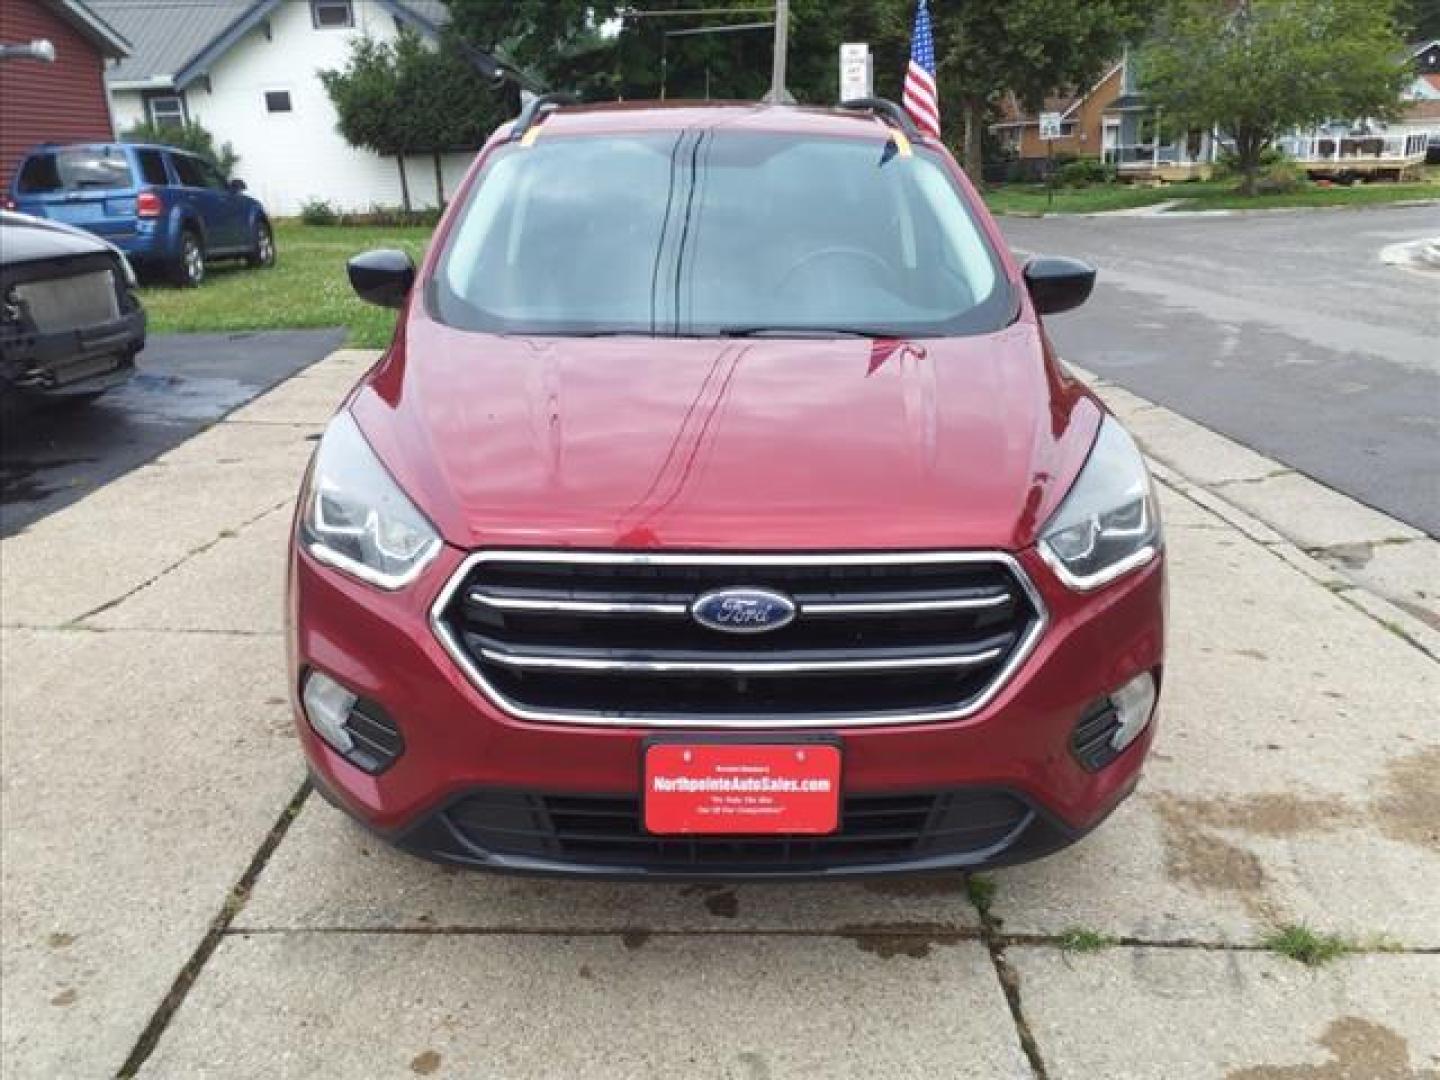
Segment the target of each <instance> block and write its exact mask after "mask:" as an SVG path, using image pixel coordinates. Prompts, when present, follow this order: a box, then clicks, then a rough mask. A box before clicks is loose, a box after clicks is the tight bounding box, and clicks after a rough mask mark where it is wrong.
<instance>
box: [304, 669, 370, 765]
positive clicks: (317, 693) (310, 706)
mask: <svg viewBox="0 0 1440 1080" xmlns="http://www.w3.org/2000/svg"><path fill="white" fill-rule="evenodd" d="M302 698H303V701H304V703H305V716H306V718H307V719H309V721H310V726H311V727H312V728H314V729H315V734H317V735H319V736H320V738H322V739H324V740H325V741H326V742H327V743H329V744H330V748H331V749H332V750H335V751H336V752H337V753H339V754H345V755H348V754H349V753H350V752H351V751H353V750H354V749H355V740H354V738H353V737H352V736H351V734H350V732H349V731H347V730H346V728H345V725H346V724H347V723H348V722H349V720H350V710H352V709H353V708H355V703H356V702H357V701H359V700H360V699H359V698H358V697H356V696H355V695H354V694H352V693H351V692H350V691H349V690H346V689H345V687H343V686H341V685H340V684H339V683H338V682H336V681H335V680H334V679H332V678H330V676H329V675H326V674H325V673H324V672H321V671H312V672H311V673H310V677H309V678H308V679H306V680H305V692H304V694H303V695H302Z"/></svg>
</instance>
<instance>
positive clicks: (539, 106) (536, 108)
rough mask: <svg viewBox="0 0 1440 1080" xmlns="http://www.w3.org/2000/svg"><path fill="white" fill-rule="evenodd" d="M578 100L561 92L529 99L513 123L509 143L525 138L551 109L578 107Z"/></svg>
mask: <svg viewBox="0 0 1440 1080" xmlns="http://www.w3.org/2000/svg"><path fill="white" fill-rule="evenodd" d="M579 104H580V99H579V98H577V97H576V96H575V95H574V94H567V93H565V92H564V91H563V90H560V91H556V92H554V93H550V94H540V95H538V96H537V97H534V98H531V99H530V104H528V105H526V106H525V108H523V109H521V110H520V117H519V119H517V120H516V121H515V126H514V127H513V128H512V129H511V130H510V141H511V142H515V141H517V140H519V139H523V138H524V137H525V133H526V132H527V131H529V130H530V129H531V128H532V127H534V126H535V124H536V122H537V121H538V120H539V119H540V117H541V116H542V115H543V114H544V113H546V112H549V111H550V110H551V109H558V108H559V107H560V106H561V105H579Z"/></svg>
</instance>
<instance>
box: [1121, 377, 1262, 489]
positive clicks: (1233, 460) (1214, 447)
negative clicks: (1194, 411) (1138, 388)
mask: <svg viewBox="0 0 1440 1080" xmlns="http://www.w3.org/2000/svg"><path fill="white" fill-rule="evenodd" d="M1098 392H1099V394H1100V396H1101V397H1102V398H1104V399H1105V402H1106V404H1108V405H1110V406H1111V407H1112V408H1115V409H1116V411H1117V414H1118V413H1120V411H1121V407H1117V404H1116V402H1117V401H1118V400H1119V399H1120V394H1121V393H1123V391H1119V388H1118V387H1111V386H1102V387H1100V388H1099V391H1098ZM1142 402H1144V399H1143V398H1137V397H1135V395H1133V394H1129V395H1126V399H1125V405H1126V407H1124V414H1123V415H1122V417H1121V418H1122V419H1123V420H1124V422H1125V426H1126V427H1127V428H1129V429H1130V433H1131V434H1132V435H1134V436H1135V439H1136V441H1137V442H1138V443H1139V444H1140V446H1141V448H1142V449H1144V451H1145V452H1146V453H1147V454H1148V455H1150V456H1152V457H1155V458H1157V459H1158V460H1160V461H1163V462H1166V463H1167V464H1174V463H1176V462H1184V464H1185V469H1186V475H1188V476H1189V477H1190V478H1191V479H1192V480H1194V481H1196V482H1197V483H1201V484H1206V485H1216V484H1248V483H1254V482H1256V481H1258V480H1263V479H1265V478H1266V477H1270V476H1274V475H1275V474H1276V472H1277V471H1281V470H1282V469H1283V466H1280V465H1278V464H1277V463H1276V462H1274V461H1272V460H1271V459H1270V458H1267V457H1262V456H1261V455H1260V454H1257V453H1255V451H1253V450H1250V449H1247V448H1246V447H1244V446H1241V445H1240V444H1239V443H1237V442H1234V441H1232V440H1230V439H1227V438H1225V437H1224V436H1223V435H1217V434H1216V433H1215V432H1213V431H1211V430H1210V429H1209V428H1206V427H1201V426H1200V425H1199V424H1197V423H1195V422H1194V421H1193V420H1187V419H1185V418H1184V417H1183V416H1179V415H1177V414H1175V413H1173V412H1171V411H1170V410H1169V409H1161V408H1156V407H1155V406H1153V405H1149V404H1148V403H1145V404H1144V405H1143V406H1142V405H1139V404H1136V403H1142Z"/></svg>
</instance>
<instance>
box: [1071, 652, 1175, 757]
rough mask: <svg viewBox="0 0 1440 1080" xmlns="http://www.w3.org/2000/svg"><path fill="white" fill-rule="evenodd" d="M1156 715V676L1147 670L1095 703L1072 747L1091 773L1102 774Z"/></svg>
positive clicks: (1083, 716)
mask: <svg viewBox="0 0 1440 1080" xmlns="http://www.w3.org/2000/svg"><path fill="white" fill-rule="evenodd" d="M1154 714H1155V677H1154V676H1153V675H1151V674H1150V673H1149V672H1148V671H1147V672H1145V673H1144V674H1143V675H1137V676H1135V678H1133V679H1131V680H1130V681H1129V682H1127V683H1126V684H1125V685H1124V686H1122V687H1120V689H1119V690H1116V691H1114V692H1113V693H1112V694H1110V696H1109V697H1104V698H1101V699H1100V700H1099V701H1096V702H1093V703H1092V704H1091V705H1090V707H1089V708H1088V709H1086V710H1085V712H1084V713H1083V714H1082V715H1081V717H1080V722H1079V723H1077V724H1076V725H1075V731H1074V733H1073V734H1072V735H1071V736H1070V748H1071V750H1072V751H1073V752H1074V754H1075V757H1076V759H1077V760H1078V761H1079V762H1080V764H1081V765H1082V766H1083V767H1084V768H1085V769H1086V770H1087V771H1088V772H1099V771H1100V770H1101V769H1103V768H1104V767H1105V766H1106V765H1109V764H1110V763H1111V762H1112V761H1114V760H1115V759H1116V758H1118V757H1119V756H1120V755H1121V753H1122V752H1124V750H1125V748H1126V747H1127V746H1129V745H1130V744H1131V743H1133V742H1134V741H1135V740H1136V739H1138V738H1139V737H1140V736H1141V735H1142V734H1143V733H1144V731H1145V729H1146V728H1147V727H1149V726H1150V720H1151V718H1152V717H1153V716H1154Z"/></svg>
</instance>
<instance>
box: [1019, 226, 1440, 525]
mask: <svg viewBox="0 0 1440 1080" xmlns="http://www.w3.org/2000/svg"><path fill="white" fill-rule="evenodd" d="M1001 226H1002V228H1003V229H1004V231H1005V234H1006V236H1007V238H1008V239H1009V240H1010V243H1011V245H1012V246H1013V247H1014V248H1015V249H1016V250H1017V251H1018V252H1024V253H1039V252H1044V253H1046V254H1053V255H1069V256H1074V257H1076V258H1081V259H1086V260H1088V261H1090V262H1092V263H1094V264H1095V265H1097V266H1098V267H1099V268H1100V270H1101V276H1100V284H1099V286H1098V287H1097V289H1096V294H1095V297H1094V298H1093V299H1092V300H1091V302H1090V303H1089V304H1088V305H1087V306H1086V307H1085V308H1083V309H1081V310H1080V311H1077V312H1075V313H1073V314H1070V315H1064V316H1057V317H1055V318H1053V319H1051V320H1050V323H1049V326H1050V332H1051V335H1052V337H1053V339H1054V341H1055V343H1056V346H1057V347H1058V349H1059V350H1060V352H1061V354H1062V355H1063V356H1064V357H1065V358H1066V359H1068V360H1070V361H1072V362H1074V363H1076V364H1079V365H1081V366H1083V367H1085V368H1088V369H1089V370H1091V371H1094V372H1096V373H1097V374H1099V375H1101V376H1102V377H1104V378H1105V379H1107V380H1108V381H1110V382H1113V383H1116V384H1118V385H1120V386H1122V387H1125V388H1126V389H1128V390H1131V391H1133V392H1134V393H1136V394H1139V395H1140V396H1142V397H1145V398H1148V399H1150V400H1151V401H1155V402H1158V403H1159V404H1162V405H1165V406H1167V407H1169V408H1170V409H1173V410H1174V411H1176V412H1178V413H1181V414H1182V415H1184V416H1188V417H1190V418H1191V419H1193V420H1196V421H1198V422H1199V423H1201V424H1204V425H1205V426H1207V427H1209V428H1212V429H1214V430H1216V431H1219V432H1221V433H1222V434H1224V435H1228V436H1229V437H1230V438H1232V439H1235V440H1236V441H1238V442H1241V443H1243V444H1245V445H1246V446H1249V447H1251V448H1252V449H1255V450H1258V451H1259V452H1260V453H1262V454H1265V455H1266V456H1268V457H1271V458H1274V459H1276V460H1278V461H1279V462H1281V463H1282V464H1283V465H1285V466H1288V467H1289V468H1292V469H1295V470H1297V471H1299V472H1301V473H1304V474H1305V475H1307V476H1310V477H1312V478H1314V479H1316V480H1319V481H1321V482H1322V483H1324V484H1327V485H1329V486H1330V487H1333V488H1337V489H1339V490H1340V491H1343V492H1344V493H1346V494H1347V495H1350V496H1351V497H1352V498H1355V499H1357V500H1359V501H1360V502H1362V503H1365V504H1367V505H1369V506H1372V507H1374V508H1376V509H1379V510H1382V511H1384V512H1385V513H1387V514H1390V515H1391V516H1393V517H1396V518H1399V519H1400V520H1402V521H1404V522H1407V523H1408V524H1410V525H1413V526H1414V527H1416V528H1418V529H1422V530H1424V531H1425V532H1427V533H1429V534H1430V535H1431V536H1440V274H1428V275H1427V274H1422V273H1419V272H1416V271H1413V270H1407V269H1401V268H1398V267H1393V266H1388V265H1385V264H1382V263H1381V262H1380V257H1379V256H1380V251H1381V249H1383V248H1384V247H1386V246H1387V245H1390V244H1394V243H1399V242H1403V241H1408V240H1416V239H1419V238H1421V237H1426V236H1440V207H1435V206H1428V207H1386V208H1372V209H1359V210H1310V211H1296V212H1269V213H1256V214H1232V215H1226V216H1216V215H1159V216H1153V217H1114V216H1109V217H1052V218H1044V219H1026V218H1003V219H1001Z"/></svg>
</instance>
